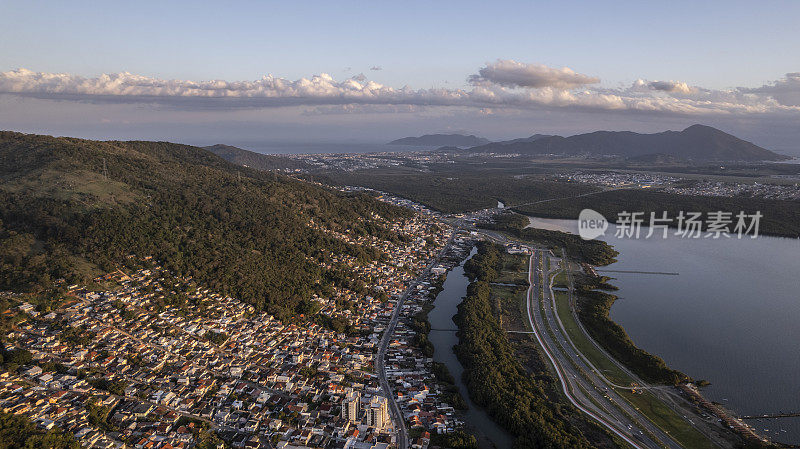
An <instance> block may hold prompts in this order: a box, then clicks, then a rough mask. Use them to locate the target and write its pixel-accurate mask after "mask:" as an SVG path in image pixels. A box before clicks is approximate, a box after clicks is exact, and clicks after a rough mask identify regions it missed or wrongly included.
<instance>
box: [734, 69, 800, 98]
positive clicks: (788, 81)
mask: <svg viewBox="0 0 800 449" xmlns="http://www.w3.org/2000/svg"><path fill="white" fill-rule="evenodd" d="M739 89H740V90H741V91H743V92H747V93H754V94H760V95H768V96H771V97H772V98H774V99H775V100H776V101H777V102H778V103H780V104H782V105H784V106H800V72H793V73H787V74H786V76H785V77H784V78H783V79H780V80H778V81H774V82H772V83H769V84H765V85H763V86H761V87H757V88H750V89H748V88H745V87H740V88H739Z"/></svg>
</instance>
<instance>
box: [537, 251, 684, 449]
mask: <svg viewBox="0 0 800 449" xmlns="http://www.w3.org/2000/svg"><path fill="white" fill-rule="evenodd" d="M550 260H551V256H550V255H549V252H545V251H542V250H536V249H534V250H533V251H532V254H531V257H530V259H529V266H528V281H529V283H530V286H529V288H528V293H527V304H526V309H527V315H528V321H529V323H530V326H531V328H532V329H533V331H534V336H535V338H536V340H537V342H538V343H539V345H540V346H541V348H542V349H543V351H544V353H545V355H546V357H547V359H548V360H549V361H550V363H551V364H552V365H553V367H554V369H555V372H556V375H557V377H558V379H559V382H560V384H561V386H562V390H563V393H564V395H565V396H566V397H567V400H568V401H569V402H570V403H571V404H572V405H573V406H575V407H576V408H577V409H578V410H580V411H581V412H583V413H585V414H586V415H588V416H589V417H591V418H592V419H594V420H595V421H597V422H598V423H599V424H600V425H602V426H603V427H605V428H606V429H608V430H609V431H610V432H611V433H613V434H614V435H616V436H617V437H618V438H620V439H621V440H623V441H625V442H626V443H627V444H628V445H630V446H632V447H634V448H642V449H643V448H648V449H655V448H669V449H680V448H681V447H682V446H681V445H680V444H678V443H677V442H675V441H674V440H673V439H672V438H671V437H670V436H669V435H667V434H666V433H664V432H663V431H662V430H661V429H659V428H658V427H657V426H655V425H654V424H653V423H652V422H650V421H649V420H648V419H647V418H646V417H644V416H643V415H642V414H641V413H639V412H638V411H637V410H636V409H635V408H634V407H633V406H632V405H631V404H630V403H628V402H627V401H626V400H625V399H624V398H622V397H621V396H619V395H618V394H617V393H616V392H615V391H614V389H613V388H610V387H611V386H610V385H608V384H607V383H606V382H605V381H604V379H603V378H601V377H599V376H598V375H597V374H596V373H595V372H594V371H593V369H592V367H590V366H589V365H587V363H586V361H585V360H584V359H583V358H582V357H581V355H580V353H579V352H578V351H577V350H576V349H575V348H574V346H573V345H572V342H571V341H570V340H569V337H568V335H567V334H566V331H565V330H564V328H563V326H562V324H561V322H560V320H559V319H558V314H557V313H556V306H555V299H554V295H553V291H552V282H553V277H552V274H553V273H554V272H555V271H558V269H557V268H556V269H553V268H551V264H550Z"/></svg>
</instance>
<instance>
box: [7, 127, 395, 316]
mask: <svg viewBox="0 0 800 449" xmlns="http://www.w3.org/2000/svg"><path fill="white" fill-rule="evenodd" d="M373 213H376V214H378V215H379V216H381V217H383V218H385V219H391V220H393V219H397V218H400V217H401V216H403V215H404V214H406V213H407V212H405V211H404V210H403V209H399V208H395V207H393V206H390V205H387V204H384V203H380V202H378V201H376V200H375V199H373V198H370V197H368V196H365V195H358V196H356V195H348V194H344V193H340V192H336V191H331V190H327V189H324V188H321V187H317V186H315V185H312V184H308V183H303V182H300V181H297V180H294V179H291V178H288V177H285V176H282V175H278V174H275V173H268V172H261V171H257V170H254V169H249V168H243V167H240V166H235V165H233V164H232V163H230V162H227V161H225V160H223V159H222V158H220V157H218V156H216V155H214V154H212V153H210V152H208V151H206V150H204V149H201V148H197V147H192V146H187V145H178V144H172V143H167V142H98V141H90V140H81V139H73V138H63V137H59V138H55V137H50V136H39V135H26V134H20V133H15V132H0V290H15V291H31V290H38V289H42V288H43V287H45V286H47V285H49V284H50V283H51V280H52V279H55V278H60V277H64V278H66V279H67V280H68V281H69V282H76V281H79V280H86V277H87V276H88V275H92V274H96V273H98V272H99V271H108V270H112V269H115V268H117V267H124V266H125V264H126V263H128V264H130V263H133V262H134V261H136V260H140V258H141V257H143V256H153V258H154V259H155V260H159V261H161V262H162V263H163V264H164V266H165V267H167V268H169V269H171V270H173V271H174V272H175V273H176V274H178V275H188V276H193V277H194V278H196V279H198V280H199V281H201V282H202V283H203V284H205V285H207V286H209V287H211V288H213V289H215V290H217V291H220V292H223V293H229V294H232V295H235V296H236V297H238V298H240V299H243V300H245V301H248V302H250V303H252V304H254V305H256V306H258V307H261V308H263V309H266V310H268V311H270V312H271V313H274V314H276V315H278V316H281V317H286V316H289V315H290V314H292V313H297V312H301V313H302V311H303V310H305V308H306V307H307V306H308V305H309V303H308V298H309V296H310V295H311V293H313V292H319V291H324V290H326V289H329V288H331V286H333V285H336V284H337V283H341V282H348V281H347V279H349V277H347V276H342V273H341V272H340V270H338V269H335V268H334V269H331V270H325V269H323V268H321V267H320V263H319V262H320V261H323V260H327V259H328V257H329V255H330V254H348V255H352V256H354V257H358V258H361V259H362V260H369V259H373V258H379V257H382V255H381V254H379V253H378V252H377V251H376V250H374V249H372V248H365V247H362V246H356V245H352V244H347V243H344V242H343V241H342V240H339V239H335V238H333V237H330V236H329V234H326V233H323V232H321V231H317V230H315V229H312V228H311V227H310V226H308V223H309V222H310V221H311V220H313V223H314V224H315V225H317V226H318V227H323V228H327V229H330V230H334V231H339V232H350V233H351V234H354V235H364V234H371V235H375V236H377V237H380V238H383V239H397V238H398V237H397V236H396V235H394V234H393V233H392V232H391V231H388V230H387V228H386V227H385V226H383V224H382V223H381V220H377V219H374V218H371V216H372V214H373ZM348 230H349V231H348ZM129 255H135V257H128V256H129ZM351 287H352V286H351Z"/></svg>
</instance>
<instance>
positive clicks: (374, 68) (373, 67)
mask: <svg viewBox="0 0 800 449" xmlns="http://www.w3.org/2000/svg"><path fill="white" fill-rule="evenodd" d="M369 69H370V70H383V67H381V66H379V65H374V66H372V67H370V68H369Z"/></svg>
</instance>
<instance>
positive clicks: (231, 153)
mask: <svg viewBox="0 0 800 449" xmlns="http://www.w3.org/2000/svg"><path fill="white" fill-rule="evenodd" d="M203 148H204V149H206V150H208V151H210V152H212V153H214V154H216V155H217V156H219V157H221V158H223V159H225V160H226V161H228V162H233V163H234V164H236V165H244V166H246V167H250V168H255V169H257V170H281V169H295V168H308V164H306V163H305V162H303V161H300V160H297V159H292V158H288V157H285V156H276V155H272V154H261V153H256V152H255V151H250V150H243V149H241V148H237V147H233V146H230V145H223V144H219V143H218V144H216V145H211V146H209V147H203Z"/></svg>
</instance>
